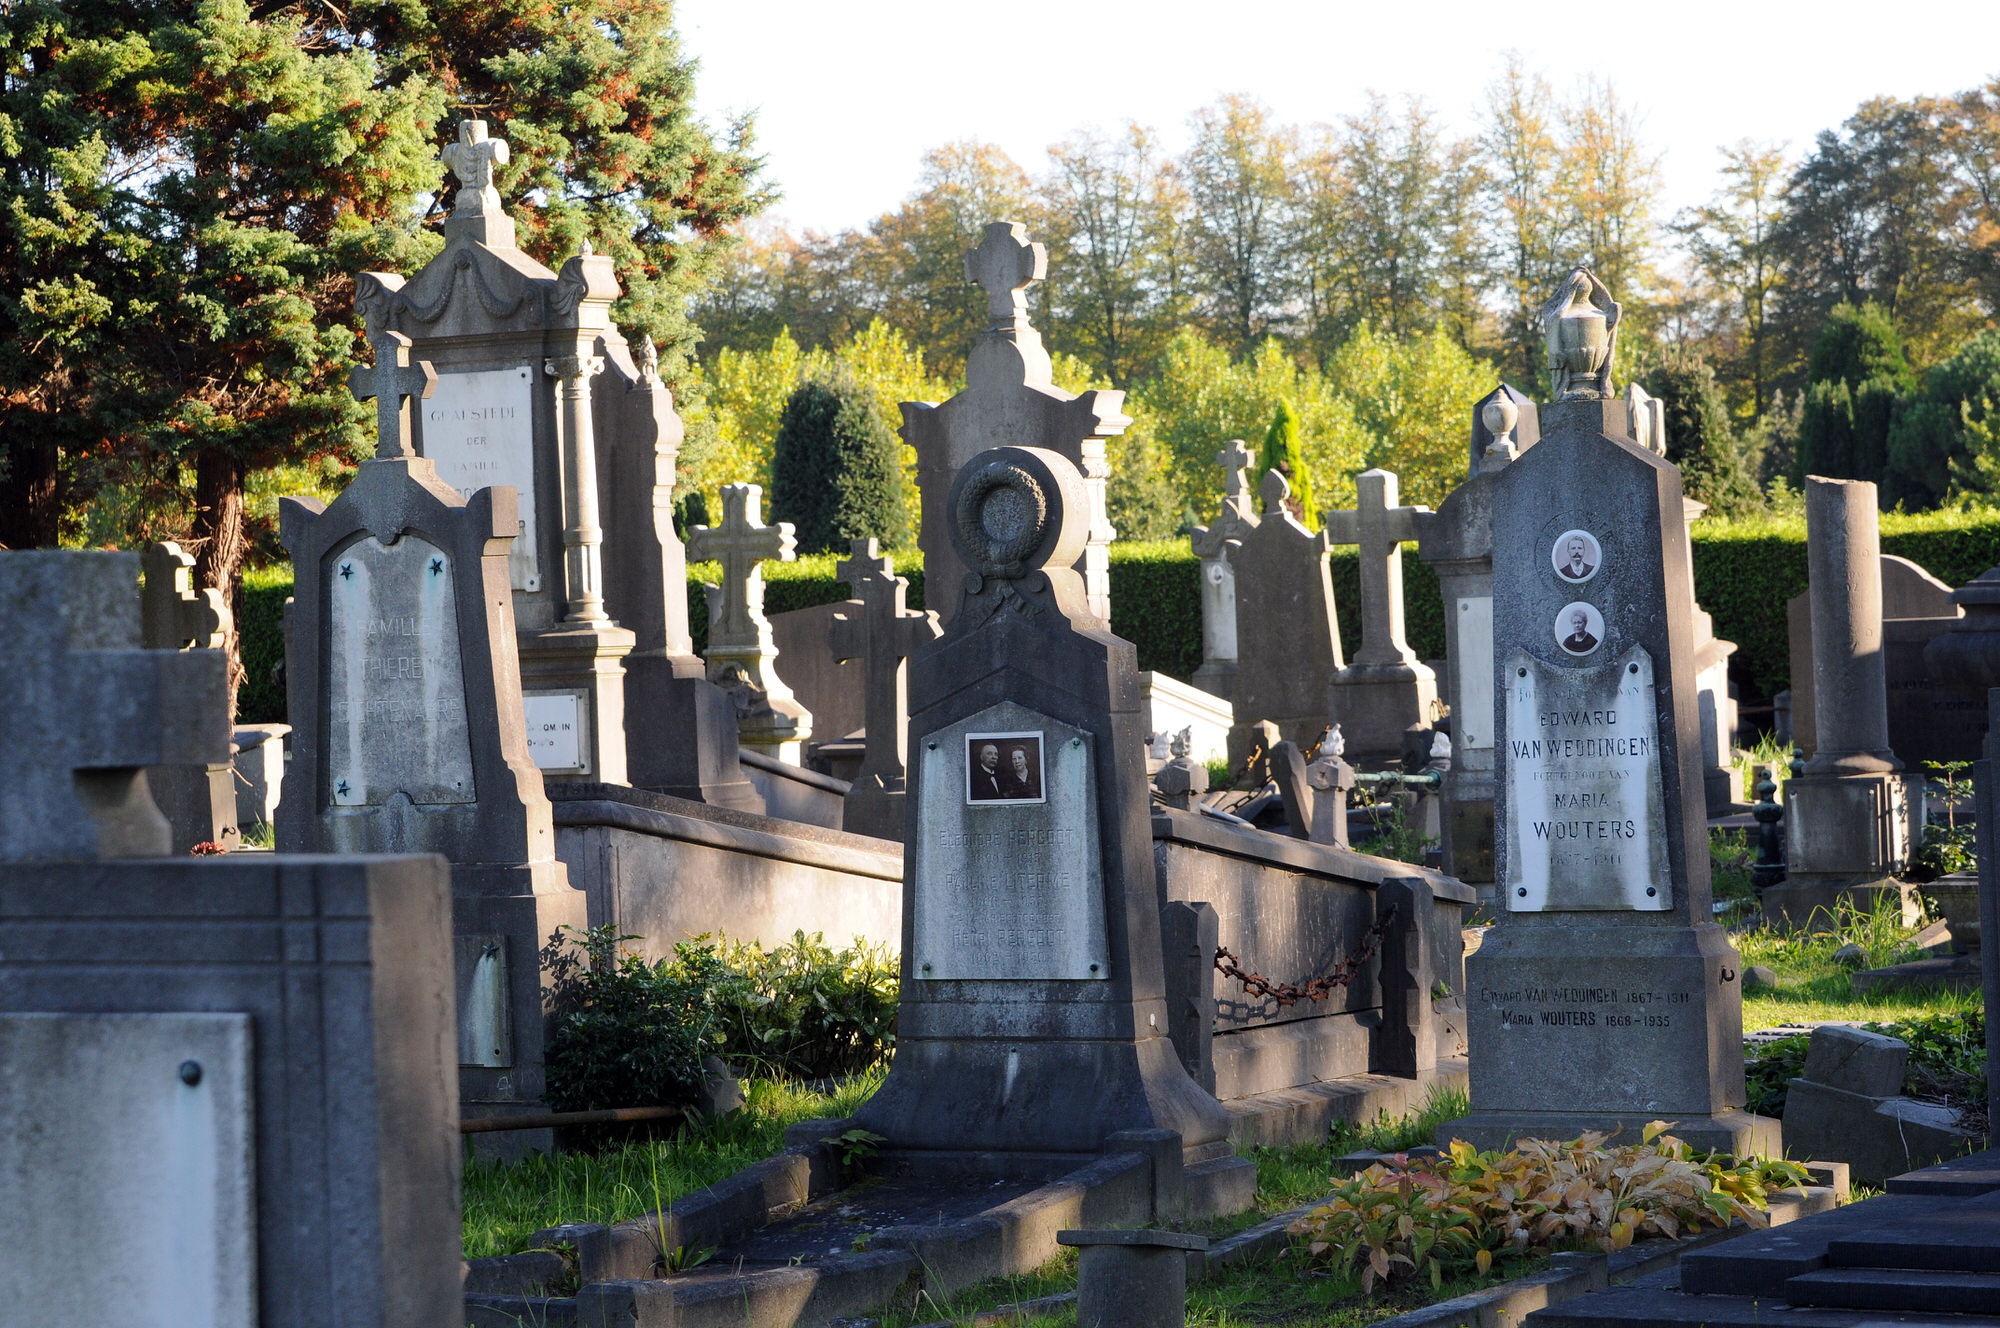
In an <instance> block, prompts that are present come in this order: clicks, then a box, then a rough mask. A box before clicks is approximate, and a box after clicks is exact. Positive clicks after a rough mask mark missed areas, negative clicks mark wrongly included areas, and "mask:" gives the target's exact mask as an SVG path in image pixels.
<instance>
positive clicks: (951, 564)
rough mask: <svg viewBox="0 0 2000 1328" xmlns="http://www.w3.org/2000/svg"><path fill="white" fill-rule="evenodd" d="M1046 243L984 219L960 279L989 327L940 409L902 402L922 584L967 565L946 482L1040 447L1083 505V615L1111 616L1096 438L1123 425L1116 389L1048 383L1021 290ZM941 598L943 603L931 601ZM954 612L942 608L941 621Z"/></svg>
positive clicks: (1041, 260)
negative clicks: (1078, 483)
mask: <svg viewBox="0 0 2000 1328" xmlns="http://www.w3.org/2000/svg"><path fill="white" fill-rule="evenodd" d="M1048 266H1049V257H1048V250H1047V248H1046V247H1045V246H1043V245H1041V244H1038V243H1034V242H1031V241H1030V240H1029V239H1028V232H1027V229H1026V228H1025V227H1023V226H1022V225H1020V223H1018V222H1011V221H994V222H988V223H987V225H986V230H985V233H984V235H983V236H982V237H981V239H980V242H979V246H978V247H977V248H975V249H973V250H972V251H971V252H970V253H969V254H967V255H966V260H965V276H966V280H967V281H969V282H972V283H974V284H976V285H978V286H980V287H981V288H982V289H984V290H985V292H986V297H987V312H988V315H989V316H990V320H991V321H989V322H988V324H987V326H986V330H985V331H983V332H981V333H980V334H979V338H978V340H977V341H976V342H974V344H973V346H972V350H971V353H970V354H969V355H967V357H966V363H965V390H964V391H962V392H960V393H959V394H958V395H957V396H955V397H953V398H952V399H951V400H949V401H947V402H944V403H943V404H942V405H938V404H934V403H932V402H928V401H905V402H903V403H902V407H903V428H902V435H903V441H904V442H906V443H908V444H910V446H911V447H913V448H915V449H916V453H917V487H918V489H919V491H920V492H921V494H922V501H923V522H922V526H921V530H920V533H919V535H918V541H917V542H918V544H919V546H920V547H921V548H922V549H923V552H924V583H925V584H926V585H933V586H955V585H957V584H958V580H959V578H960V577H961V576H963V575H964V574H965V571H966V568H965V567H964V566H963V564H961V563H960V562H959V559H958V553H957V551H956V550H955V549H954V548H953V547H952V544H951V541H950V539H949V538H948V536H947V534H946V532H947V531H948V529H949V527H950V525H951V513H950V512H949V510H948V509H947V507H946V503H947V501H948V495H949V491H950V489H951V484H952V480H953V479H954V478H956V476H957V475H958V472H959V471H960V469H962V468H963V467H964V466H965V464H966V463H967V462H968V461H970V460H971V459H972V458H973V457H974V456H976V455H978V454H979V453H980V452H983V451H985V450H986V449H987V448H990V447H999V446H1002V445H1019V446H1023V447H1046V448H1048V449H1050V450H1051V451H1054V452H1056V453H1059V454H1060V455H1062V456H1064V457H1067V458H1068V459H1069V462H1070V464H1071V465H1073V466H1075V467H1076V468H1077V469H1078V471H1079V472H1080V473H1081V474H1082V475H1083V478H1084V483H1085V486H1086V491H1087V493H1088V495H1089V501H1090V528H1089V539H1088V540H1087V542H1086V545H1085V548H1084V551H1083V552H1082V554H1080V555H1079V558H1078V563H1077V570H1078V571H1080V572H1081V573H1082V574H1083V578H1084V585H1085V589H1086V593H1087V595H1088V597H1089V603H1090V606H1091V610H1092V611H1093V612H1095V613H1096V614H1097V615H1098V616H1099V617H1101V618H1103V619H1105V620H1106V621H1109V620H1110V616H1111V570H1110V568H1111V564H1110V554H1109V552H1108V550H1109V549H1110V546H1111V541H1112V540H1113V539H1115V538H1116V537H1117V531H1115V530H1114V529H1112V526H1111V518H1110V516H1109V514H1108V509H1107V508H1106V506H1105V491H1106V490H1105V486H1106V484H1107V483H1108V481H1109V480H1110V478H1111V466H1110V463H1109V462H1108V461H1107V460H1106V458H1105V447H1104V440H1105V439H1106V438H1108V437H1110V436H1112V435H1115V434H1120V433H1123V432H1125V429H1126V426H1128V425H1130V424H1131V422H1132V421H1131V420H1130V419H1129V418H1128V417H1127V416H1126V415H1125V413H1124V411H1123V409H1122V407H1123V405H1124V401H1125V394H1124V393H1123V392H1112V391H1096V390H1093V391H1089V392H1084V393H1081V394H1077V393H1072V392H1065V391H1063V390H1062V389H1061V388H1059V387H1057V386H1055V379H1054V369H1053V367H1052V366H1051V364H1050V362H1049V353H1048V351H1047V350H1045V349H1044V348H1043V346H1042V336H1041V333H1039V332H1037V331H1036V330H1035V328H1034V326H1033V325H1032V324H1031V323H1029V321H1028V297H1027V290H1028V287H1029V286H1030V285H1032V284H1033V283H1035V282H1037V281H1040V280H1042V279H1043V278H1044V277H1045V276H1047V275H1048ZM939 598H940V599H943V598H945V596H940V597H939ZM955 611H956V609H955V607H953V606H946V607H941V608H940V609H939V613H940V614H941V616H942V617H943V618H945V619H946V620H947V621H949V619H950V617H951V614H952V613H953V612H955Z"/></svg>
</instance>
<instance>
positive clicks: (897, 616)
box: [830, 539, 943, 842]
mask: <svg viewBox="0 0 2000 1328" xmlns="http://www.w3.org/2000/svg"><path fill="white" fill-rule="evenodd" d="M836 574H837V575H838V577H839V579H840V580H841V581H843V582H845V583H846V585H847V588H848V590H849V592H850V593H851V594H852V596H853V598H855V599H857V600H860V601H861V608H860V609H859V610H858V611H852V612H838V613H836V614H835V615H834V618H833V624H832V626H833V630H832V632H831V633H830V637H831V641H830V644H831V645H832V647H833V659H834V662H835V663H836V664H842V663H845V662H847V661H848V660H850V659H858V660H861V661H862V663H863V669H864V673H863V683H862V691H863V696H864V723H865V726H866V727H865V731H866V733H867V744H866V751H865V752H864V754H863V756H862V758H861V771H860V773H859V775H857V776H856V778H855V780H854V785H853V787H852V788H850V789H849V790H848V792H847V814H846V819H845V820H844V821H843V823H842V828H844V829H847V830H851V831H853V832H854V833H855V834H858V835H874V836H875V837H876V838H878V839H893V840H896V841H898V842H901V840H902V838H903V830H904V795H905V793H906V792H907V768H906V767H907V764H908V754H909V726H910V711H909V665H908V663H907V660H908V657H909V656H910V655H913V654H915V653H916V651H917V649H918V647H920V646H924V645H928V644H929V643H931V642H932V641H935V640H937V638H938V637H939V635H940V634H941V633H942V631H943V629H942V628H940V627H939V626H938V616H937V614H935V613H930V612H925V611H922V610H917V609H911V608H908V607H906V606H905V605H904V603H903V597H904V596H905V595H906V594H907V593H908V592H909V589H910V583H909V582H908V581H907V580H905V579H904V578H902V577H900V576H897V575H896V567H895V564H894V563H893V562H892V561H891V560H890V559H889V558H888V557H887V556H886V555H884V554H882V553H880V552H879V551H878V550H877V549H876V547H875V541H874V540H872V539H858V540H855V541H853V542H852V543H851V544H850V545H849V546H848V555H847V557H845V558H843V559H841V560H840V565H839V567H838V569H837V573H836Z"/></svg>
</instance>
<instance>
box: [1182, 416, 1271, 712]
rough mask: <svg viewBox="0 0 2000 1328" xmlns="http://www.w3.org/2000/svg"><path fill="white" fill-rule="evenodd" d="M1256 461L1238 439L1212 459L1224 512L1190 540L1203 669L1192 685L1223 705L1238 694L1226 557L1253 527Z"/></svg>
mask: <svg viewBox="0 0 2000 1328" xmlns="http://www.w3.org/2000/svg"><path fill="white" fill-rule="evenodd" d="M1255 461H1256V457H1255V456H1254V455H1253V454H1252V453H1251V451H1250V449H1249V448H1247V447H1245V446H1244V445H1243V440H1242V439H1241V438H1232V439H1230V440H1229V443H1228V445H1227V446H1225V447H1224V448H1223V449H1222V450H1221V451H1220V452H1217V453H1216V454H1215V464H1216V465H1218V466H1220V467H1222V475H1223V481H1222V510H1221V511H1220V512H1219V513H1217V514H1216V518H1215V520H1214V521H1212V522H1210V523H1209V524H1208V525H1206V526H1197V527H1195V529H1194V531H1193V532H1192V533H1191V534H1190V535H1189V537H1188V543H1189V544H1190V545H1191V546H1192V548H1193V549H1194V555H1195V557H1197V558H1199V559H1201V667H1200V668H1198V669H1196V670H1195V674H1194V685H1195V686H1197V687H1199V688H1201V689H1202V690H1203V691H1206V692H1212V693H1213V694H1215V695H1216V696H1219V697H1222V698H1223V699H1224V700H1229V699H1232V698H1233V697H1234V696H1235V688H1236V658H1237V653H1236V652H1237V645H1236V567H1235V565H1234V564H1233V563H1231V562H1230V561H1229V558H1228V556H1227V548H1228V544H1229V542H1230V541H1231V540H1235V539H1240V538H1242V536H1243V534H1244V533H1245V532H1246V531H1250V530H1254V529H1256V527H1257V496H1256V494H1255V493H1254V492H1253V491H1252V489H1251V487H1250V484H1249V481H1248V479H1247V478H1246V477H1247V475H1248V473H1249V469H1250V467H1251V465H1252V464H1254V463H1255Z"/></svg>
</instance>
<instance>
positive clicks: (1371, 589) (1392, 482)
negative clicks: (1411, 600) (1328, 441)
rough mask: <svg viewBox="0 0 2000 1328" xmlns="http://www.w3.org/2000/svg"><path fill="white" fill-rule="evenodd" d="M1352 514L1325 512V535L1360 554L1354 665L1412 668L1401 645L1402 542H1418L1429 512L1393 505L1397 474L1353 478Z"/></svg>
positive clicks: (1408, 653)
mask: <svg viewBox="0 0 2000 1328" xmlns="http://www.w3.org/2000/svg"><path fill="white" fill-rule="evenodd" d="M1354 488H1355V510H1354V511H1351V512H1328V513H1327V514H1326V532H1327V535H1328V537H1329V538H1330V539H1331V540H1332V542H1333V543H1335V544H1356V545H1359V546H1360V553H1361V649H1359V650H1357V651H1355V652H1354V662H1355V663H1356V664H1414V663H1416V661H1417V657H1416V655H1415V654H1414V653H1412V651H1411V650H1410V646H1409V643H1408V642H1406V641H1405V640H1404V639H1403V541H1405V540H1413V539H1415V538H1417V535H1418V531H1419V527H1420V525H1421V521H1422V518H1423V517H1425V516H1428V515H1429V514H1430V510H1431V509H1430V508H1428V507H1398V506H1397V505H1396V498H1397V485H1396V473H1395V472H1394V471H1390V470H1364V471H1362V472H1361V474H1359V475H1357V476H1355V478H1354Z"/></svg>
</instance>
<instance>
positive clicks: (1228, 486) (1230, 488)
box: [1215, 438, 1257, 500]
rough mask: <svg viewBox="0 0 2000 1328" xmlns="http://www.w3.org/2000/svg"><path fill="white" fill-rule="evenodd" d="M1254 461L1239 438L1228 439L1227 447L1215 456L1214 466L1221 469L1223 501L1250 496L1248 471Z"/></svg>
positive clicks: (1254, 458) (1253, 457)
mask: <svg viewBox="0 0 2000 1328" xmlns="http://www.w3.org/2000/svg"><path fill="white" fill-rule="evenodd" d="M1256 459H1257V458H1256V457H1255V456H1253V455H1251V452H1250V449H1249V448H1247V447H1245V446H1244V445H1243V440H1242V439H1241V438H1232V439H1230V440H1229V445H1228V446H1227V447H1225V448H1223V449H1222V450H1221V451H1220V452H1217V453H1216V454H1215V464H1216V465H1218V466H1221V467H1222V476H1223V479H1222V486H1223V487H1222V496H1223V498H1224V499H1225V500H1228V499H1231V498H1237V499H1242V498H1248V497H1249V496H1250V481H1249V479H1248V471H1249V469H1250V465H1251V463H1252V462H1254V461H1255V460H1256Z"/></svg>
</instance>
